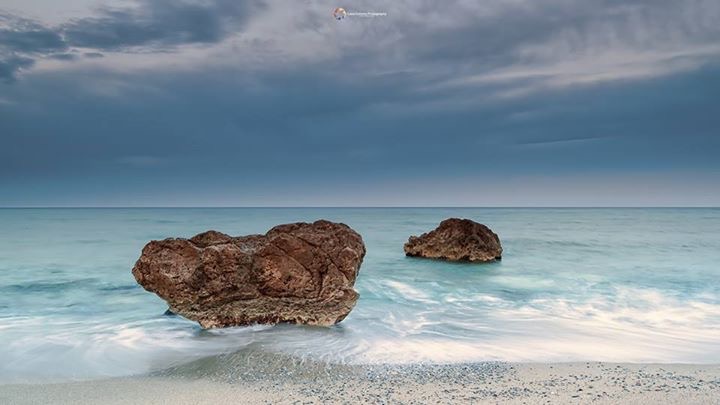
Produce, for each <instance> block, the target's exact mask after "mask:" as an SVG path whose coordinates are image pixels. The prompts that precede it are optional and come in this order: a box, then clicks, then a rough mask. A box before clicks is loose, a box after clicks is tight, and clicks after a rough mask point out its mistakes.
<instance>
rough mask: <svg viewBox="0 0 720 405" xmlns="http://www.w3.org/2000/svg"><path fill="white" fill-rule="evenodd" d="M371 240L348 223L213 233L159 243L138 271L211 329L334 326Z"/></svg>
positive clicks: (348, 302) (352, 297)
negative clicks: (240, 233)
mask: <svg viewBox="0 0 720 405" xmlns="http://www.w3.org/2000/svg"><path fill="white" fill-rule="evenodd" d="M364 256H365V245H364V244H363V241H362V238H361V237H360V235H359V234H358V233H357V232H355V231H353V230H352V229H351V228H350V227H348V226H347V225H345V224H337V223H332V222H329V221H322V220H321V221H317V222H314V223H312V224H307V223H295V224H287V225H279V226H276V227H274V228H273V229H271V230H270V231H268V232H267V233H266V234H265V235H250V236H240V237H232V236H228V235H225V234H223V233H220V232H215V231H208V232H205V233H201V234H199V235H196V236H194V237H193V238H191V239H175V238H171V239H165V240H162V241H152V242H150V243H148V244H147V245H145V248H143V251H142V255H141V256H140V259H139V260H138V261H137V263H135V267H134V268H133V270H132V273H133V275H134V276H135V279H136V280H137V282H138V283H140V285H142V286H143V287H144V288H145V289H146V290H148V291H151V292H154V293H155V294H157V295H159V296H160V297H161V298H162V299H164V300H165V301H167V303H168V304H169V306H170V311H172V312H174V313H176V314H178V315H182V316H184V317H186V318H188V319H192V320H194V321H197V322H199V323H200V325H201V326H202V327H204V328H214V327H224V326H237V325H248V324H254V323H279V322H288V323H301V324H309V325H332V324H335V323H337V322H340V321H342V320H343V319H344V318H345V317H346V316H347V314H348V313H350V311H351V310H352V308H353V307H354V306H355V302H356V301H357V299H358V293H357V292H356V291H355V290H354V289H353V285H354V284H355V278H356V277H357V274H358V270H359V269H360V264H361V263H362V260H363V257H364Z"/></svg>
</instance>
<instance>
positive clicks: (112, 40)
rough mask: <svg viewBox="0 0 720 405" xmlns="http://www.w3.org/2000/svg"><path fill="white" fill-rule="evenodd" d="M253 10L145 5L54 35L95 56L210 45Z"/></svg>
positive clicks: (174, 2) (169, 0) (225, 0)
mask: <svg viewBox="0 0 720 405" xmlns="http://www.w3.org/2000/svg"><path fill="white" fill-rule="evenodd" d="M258 5H259V2H257V1H236V0H214V1H211V2H202V3H193V2H187V1H178V0H146V1H144V2H142V3H140V5H139V6H138V7H136V8H126V9H112V8H105V9H102V10H100V12H99V13H98V15H96V16H92V17H88V18H81V19H77V20H73V21H71V22H69V23H67V24H64V25H62V26H61V27H60V29H61V31H62V32H63V34H64V36H65V39H66V41H67V42H68V44H70V45H71V46H79V47H85V48H95V49H101V50H117V49H125V48H131V47H139V46H147V45H157V46H167V45H180V44H191V43H212V42H218V41H220V40H222V39H223V38H224V37H225V36H226V35H227V34H228V33H230V32H233V30H235V29H237V28H238V24H239V23H242V22H244V21H245V20H246V19H247V18H248V17H249V14H250V13H251V12H252V11H253V9H254V8H255V7H257V6H258Z"/></svg>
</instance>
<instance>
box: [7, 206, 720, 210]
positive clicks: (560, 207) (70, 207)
mask: <svg viewBox="0 0 720 405" xmlns="http://www.w3.org/2000/svg"><path fill="white" fill-rule="evenodd" d="M197 208H202V209H239V208H244V209H298V208H302V209H322V208H331V209H337V208H344V209H358V208H364V209H383V208H384V209H387V208H395V209H402V208H419V209H438V208H459V209H482V208H485V209H522V208H527V209H538V208H546V209H563V208H567V209H573V208H575V209H577V208H585V209H602V208H698V209H703V208H704V209H716V208H720V206H713V205H648V206H642V205H597V206H593V205H557V206H554V205H536V206H533V205H477V206H473V205H368V206H360V205H357V206H354V205H268V206H256V205H237V206H233V205H176V206H172V205H167V206H166V205H147V206H122V205H107V206H106V205H95V206H82V205H77V206H76V205H67V206H62V205H47V206H46V205H37V206H32V205H28V206H0V209H197Z"/></svg>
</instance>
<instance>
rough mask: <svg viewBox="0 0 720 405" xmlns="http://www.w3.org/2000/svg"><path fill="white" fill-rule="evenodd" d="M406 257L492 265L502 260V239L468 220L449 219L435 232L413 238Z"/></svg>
mask: <svg viewBox="0 0 720 405" xmlns="http://www.w3.org/2000/svg"><path fill="white" fill-rule="evenodd" d="M405 254H406V255H407V256H416V257H425V258H431V259H443V260H450V261H468V262H490V261H494V260H500V259H501V258H502V246H501V245H500V238H499V237H498V236H497V235H496V234H495V233H494V232H493V231H491V230H490V228H488V227H487V226H485V225H483V224H479V223H477V222H475V221H471V220H469V219H460V218H449V219H446V220H444V221H442V222H441V223H440V225H439V226H438V227H437V228H435V229H434V230H433V231H430V232H428V233H424V234H422V235H421V236H419V237H418V236H411V237H410V239H408V242H407V243H406V244H405Z"/></svg>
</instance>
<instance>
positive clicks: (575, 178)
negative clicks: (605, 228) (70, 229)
mask: <svg viewBox="0 0 720 405" xmlns="http://www.w3.org/2000/svg"><path fill="white" fill-rule="evenodd" d="M337 6H343V7H345V8H346V10H347V11H348V13H350V15H349V16H348V17H346V18H345V19H344V20H342V21H336V20H335V19H334V18H333V16H332V10H333V9H334V8H335V7H337ZM356 12H383V13H387V15H386V16H376V17H372V18H370V17H361V16H357V15H353V13H356ZM718 21H720V2H719V1H717V0H682V1H679V0H593V1H587V0H475V1H469V0H455V1H453V0H448V1H437V0H407V1H403V0H395V1H389V2H388V1H359V0H354V1H352V2H348V3H346V4H341V3H338V2H336V1H304V0H299V1H292V2H289V1H262V0H257V1H255V0H250V1H245V0H242V1H240V0H182V1H181V0H123V1H108V0H66V1H57V0H22V1H20V0H0V206H213V205H220V206H245V205H250V206H265V205H272V206H284V205H290V206H306V205H310V206H327V205H330V206H342V205H350V206H367V205H371V206H383V205H400V206H408V205H412V206H418V205H419V206H433V205H441V206H455V205H461V206H506V205H509V206H577V205H581V206H585V205H589V206H608V205H610V206H613V205H615V206H633V205H640V206H647V205H650V206H663V205H681V206H685V205H692V206H697V205H700V206H707V205H712V206H718V205H720V186H719V185H720V24H719V23H718Z"/></svg>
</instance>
